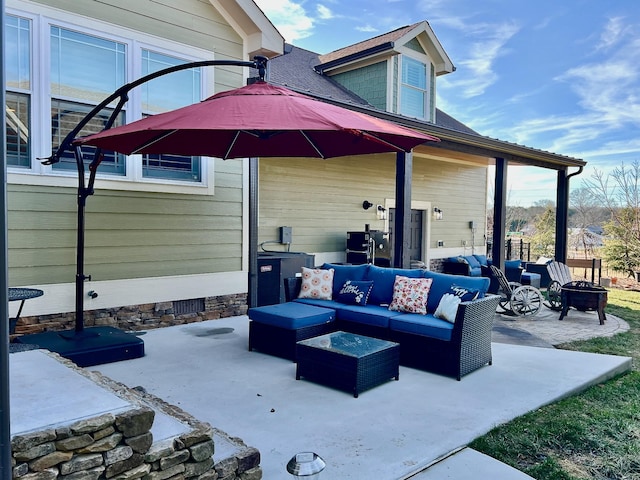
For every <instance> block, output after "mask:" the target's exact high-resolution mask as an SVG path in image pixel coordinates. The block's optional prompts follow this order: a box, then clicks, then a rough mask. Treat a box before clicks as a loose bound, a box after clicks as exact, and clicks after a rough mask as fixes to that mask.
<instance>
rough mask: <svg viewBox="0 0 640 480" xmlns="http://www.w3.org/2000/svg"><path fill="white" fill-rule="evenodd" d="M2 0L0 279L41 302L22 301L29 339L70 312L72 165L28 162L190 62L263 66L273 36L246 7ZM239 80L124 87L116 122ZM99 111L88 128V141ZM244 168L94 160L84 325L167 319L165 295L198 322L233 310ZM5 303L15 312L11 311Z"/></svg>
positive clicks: (240, 275) (239, 74)
mask: <svg viewBox="0 0 640 480" xmlns="http://www.w3.org/2000/svg"><path fill="white" fill-rule="evenodd" d="M5 5H6V9H5V17H6V22H5V35H6V38H7V44H6V48H5V52H6V77H7V80H6V92H7V94H6V95H7V164H8V186H7V190H8V225H9V232H8V236H9V284H10V286H31V287H36V288H41V289H42V290H44V292H45V295H44V296H43V297H41V298H39V299H34V300H30V301H29V302H27V303H26V304H25V307H24V310H23V313H22V315H23V317H27V318H26V319H25V320H26V321H27V322H26V323H27V324H26V325H25V324H23V325H19V326H18V329H17V331H18V332H20V331H22V332H23V333H29V332H34V331H38V330H39V329H41V328H44V327H42V326H41V325H38V323H42V324H43V325H47V324H48V322H54V323H55V322H58V320H55V317H56V316H57V315H66V314H69V317H73V313H72V312H74V304H75V302H74V299H75V291H74V280H75V271H76V254H75V247H76V240H75V239H76V216H77V215H76V211H77V205H76V187H77V184H78V179H77V173H76V165H75V161H74V160H73V156H72V153H71V152H67V154H66V155H65V157H64V158H63V161H61V162H60V163H58V164H56V165H49V166H47V165H43V164H42V163H41V162H40V161H39V160H38V159H39V158H44V157H48V156H49V155H51V153H52V151H53V149H54V148H55V147H57V145H58V144H59V143H60V142H61V140H62V139H63V138H64V136H65V135H66V133H67V132H68V131H69V130H70V129H71V128H73V127H74V126H75V125H76V124H77V122H78V121H79V120H80V119H81V118H82V117H83V115H84V114H85V113H86V112H88V111H89V110H90V109H91V108H92V107H93V106H95V105H96V104H98V103H99V102H100V101H102V100H103V99H104V98H106V97H107V96H108V95H109V94H111V93H112V92H113V91H114V90H116V88H118V87H120V86H121V85H123V84H125V83H128V82H131V81H133V80H135V79H137V78H140V77H141V76H143V75H145V74H147V73H151V72H153V71H156V70H159V69H162V68H165V67H168V66H171V65H174V64H179V63H185V62H189V61H200V60H239V61H247V60H250V59H252V58H253V56H254V55H258V54H260V55H265V56H267V57H272V56H274V55H277V54H280V53H282V48H283V38H282V37H281V35H280V34H279V33H278V31H277V30H276V29H275V27H274V26H273V25H272V24H271V23H270V22H269V20H268V19H267V18H266V17H265V16H264V14H263V13H262V11H261V10H260V9H259V8H258V7H257V6H256V5H255V3H254V2H253V1H251V0H237V1H236V0H233V1H231V0H221V1H218V0H211V1H199V0H180V1H167V2H121V1H118V0H106V1H100V2H95V1H90V0H71V1H70V0H42V1H27V0H7V1H6V4H5ZM248 74H249V69H248V68H241V67H233V66H225V67H216V68H203V69H199V70H197V71H184V72H180V73H179V74H172V75H171V76H167V77H163V78H160V79H157V80H154V81H152V82H150V83H149V84H148V85H145V86H143V87H138V88H136V89H134V90H133V91H132V92H131V94H130V100H129V102H128V104H127V105H126V107H125V111H124V113H123V115H122V116H121V117H120V118H118V120H117V122H118V123H121V122H125V121H131V120H134V119H137V118H141V117H142V116H144V115H148V114H153V113H156V112H160V111H166V110H170V109H173V108H177V107H178V106H183V105H186V104H191V103H194V102H196V101H199V100H201V99H204V98H206V97H208V96H210V95H213V94H214V93H216V92H218V91H222V90H228V89H231V88H236V87H240V86H242V85H245V84H246V78H247V76H248ZM107 113H108V112H105V114H104V115H102V116H100V118H99V120H98V121H97V122H96V124H94V125H90V126H91V127H92V129H93V130H94V131H95V130H97V129H100V128H101V127H102V125H101V122H103V121H104V118H105V116H106V115H107ZM246 170H247V167H246V165H245V164H244V162H242V161H241V160H229V161H222V160H213V159H205V158H198V157H194V158H191V157H175V156H173V157H171V156H156V157H146V158H144V159H142V158H140V156H137V158H136V156H131V157H130V158H125V157H124V156H120V155H111V156H110V157H109V156H108V157H106V158H105V160H104V162H103V164H102V165H101V166H100V169H99V171H98V179H97V181H96V193H95V195H94V196H91V197H89V198H88V201H87V206H86V250H85V271H86V274H87V275H90V276H91V278H90V279H88V280H87V281H86V282H85V292H89V291H93V292H94V293H95V294H97V296H95V298H91V297H90V296H89V295H87V296H86V297H85V308H86V310H91V311H98V312H100V314H99V316H98V319H97V320H96V319H94V318H92V317H90V321H89V322H88V324H91V323H92V322H94V321H95V322H97V323H100V322H102V323H105V324H107V323H114V322H116V321H117V323H118V324H120V325H121V326H126V325H123V320H122V319H123V318H126V316H128V317H129V322H137V323H140V324H142V323H144V319H143V317H144V315H146V316H147V317H155V318H156V320H155V321H156V322H157V321H159V320H158V319H159V318H160V317H162V316H164V317H165V319H167V321H171V317H172V316H173V315H174V313H175V312H174V308H173V307H174V305H172V304H171V302H172V301H174V300H175V301H178V300H191V299H198V300H200V301H198V302H195V304H196V305H200V306H201V305H202V304H203V303H207V309H206V310H207V311H208V312H209V313H208V315H209V316H212V315H213V316H214V315H218V316H219V315H224V314H225V312H228V311H229V310H231V311H232V312H234V311H235V312H236V313H237V312H239V311H241V307H242V305H244V303H245V296H246V288H247V287H246V283H247V281H246V279H247V246H246V240H245V238H246V183H247V176H246ZM166 302H169V304H167V303H166ZM192 303H193V302H192ZM132 305H136V306H141V305H142V306H143V308H145V309H147V310H151V312H150V313H149V312H147V313H146V314H144V315H143V314H142V313H141V310H140V308H130V309H129V312H128V314H127V315H125V314H123V313H122V312H120V314H119V318H118V319H115V318H114V316H116V315H117V311H114V310H113V309H114V308H118V307H121V306H132ZM10 307H11V308H10V312H11V314H12V315H14V314H15V310H16V308H15V307H17V305H14V304H13V303H12V304H11V305H10ZM186 307H187V312H188V313H193V311H189V305H186ZM196 309H198V308H196ZM192 310H193V309H192ZM199 310H202V308H199ZM70 312H71V313H70ZM154 312H155V313H154ZM227 314H228V313H227ZM42 316H44V317H42ZM70 320H71V319H70ZM65 322H66V320H65ZM21 323H23V322H21ZM125 324H126V322H125ZM67 325H68V322H67V323H66V324H65V325H63V326H67ZM47 328H53V327H51V326H48V327H47ZM21 329H22V330H21Z"/></svg>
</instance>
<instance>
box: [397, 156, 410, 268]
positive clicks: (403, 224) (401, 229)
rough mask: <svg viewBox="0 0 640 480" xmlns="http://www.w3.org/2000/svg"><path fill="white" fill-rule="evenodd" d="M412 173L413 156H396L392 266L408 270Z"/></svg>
mask: <svg viewBox="0 0 640 480" xmlns="http://www.w3.org/2000/svg"><path fill="white" fill-rule="evenodd" d="M412 172H413V154H412V153H411V152H399V153H397V154H396V216H395V219H394V225H393V231H394V233H395V236H396V238H394V239H393V266H394V267H397V268H410V266H411V265H410V263H411V260H410V258H409V241H410V229H409V225H410V223H411V177H412Z"/></svg>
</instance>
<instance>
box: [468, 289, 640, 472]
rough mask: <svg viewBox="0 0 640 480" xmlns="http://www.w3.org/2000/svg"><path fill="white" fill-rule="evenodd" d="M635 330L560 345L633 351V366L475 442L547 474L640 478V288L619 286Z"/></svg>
mask: <svg viewBox="0 0 640 480" xmlns="http://www.w3.org/2000/svg"><path fill="white" fill-rule="evenodd" d="M606 311H607V313H611V314H613V315H617V316H619V317H620V318H623V319H625V320H626V321H627V322H628V323H629V325H630V327H631V329H630V330H629V331H628V332H626V333H621V334H618V335H616V336H614V337H611V338H596V339H592V340H585V341H580V342H573V343H569V344H565V345H561V346H560V347H559V348H564V349H567V350H580V351H584V352H596V353H606V354H612V355H624V356H629V357H633V368H632V371H631V372H629V373H627V374H625V375H621V376H619V377H616V378H614V379H612V380H610V381H608V382H606V383H604V384H601V385H596V386H595V387H592V388H590V389H589V390H587V391H585V392H583V393H582V394H580V395H576V396H574V397H571V398H567V399H565V400H562V401H560V402H557V403H555V404H553V405H549V406H546V407H543V408H540V409H538V410H536V411H534V412H531V413H528V414H527V415H524V416H522V417H520V418H517V419H515V420H514V421H512V422H510V423H508V424H505V425H502V426H500V427H497V428H495V429H493V430H492V431H490V432H489V433H488V434H487V435H485V436H483V437H481V438H478V439H476V440H475V441H474V442H473V443H472V444H471V445H470V447H472V448H474V449H476V450H478V451H480V452H484V453H486V454H487V455H490V456H492V457H494V458H497V459H498V460H500V461H502V462H505V463H507V464H509V465H511V466H513V467H515V468H517V469H518V470H521V471H523V472H525V473H526V474H528V475H530V476H532V477H533V478H536V479H539V480H542V479H548V480H552V479H553V480H583V479H589V480H596V479H597V480H603V479H616V480H618V479H619V480H623V479H624V480H627V479H636V480H637V479H640V367H639V365H640V293H638V292H630V291H624V290H617V289H611V290H609V294H608V305H607V309H606Z"/></svg>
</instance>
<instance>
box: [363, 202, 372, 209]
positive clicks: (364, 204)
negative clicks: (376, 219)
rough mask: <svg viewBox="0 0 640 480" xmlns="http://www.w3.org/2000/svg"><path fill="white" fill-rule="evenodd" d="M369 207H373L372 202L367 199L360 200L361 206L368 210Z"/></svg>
mask: <svg viewBox="0 0 640 480" xmlns="http://www.w3.org/2000/svg"><path fill="white" fill-rule="evenodd" d="M371 207H373V203H371V202H370V201H368V200H365V201H364V202H362V208H364V209H365V210H369V209H370V208H371Z"/></svg>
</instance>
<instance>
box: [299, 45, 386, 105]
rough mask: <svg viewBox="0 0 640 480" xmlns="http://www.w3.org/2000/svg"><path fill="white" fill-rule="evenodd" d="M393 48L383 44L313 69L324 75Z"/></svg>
mask: <svg viewBox="0 0 640 480" xmlns="http://www.w3.org/2000/svg"><path fill="white" fill-rule="evenodd" d="M394 47H395V43H394V42H385V43H382V44H380V45H376V46H375V47H371V48H368V49H366V50H362V51H359V52H356V53H352V54H351V55H347V56H346V57H340V58H338V59H336V60H331V61H329V62H327V63H321V64H319V65H316V66H315V67H313V69H314V70H315V71H316V72H318V73H320V74H324V73H325V72H326V71H329V70H332V69H334V68H337V67H340V66H341V65H346V64H348V63H353V62H355V61H357V60H362V59H364V58H368V57H372V56H374V55H378V54H380V53H384V52H388V51H389V50H393V48H394ZM307 95H308V94H307Z"/></svg>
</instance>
